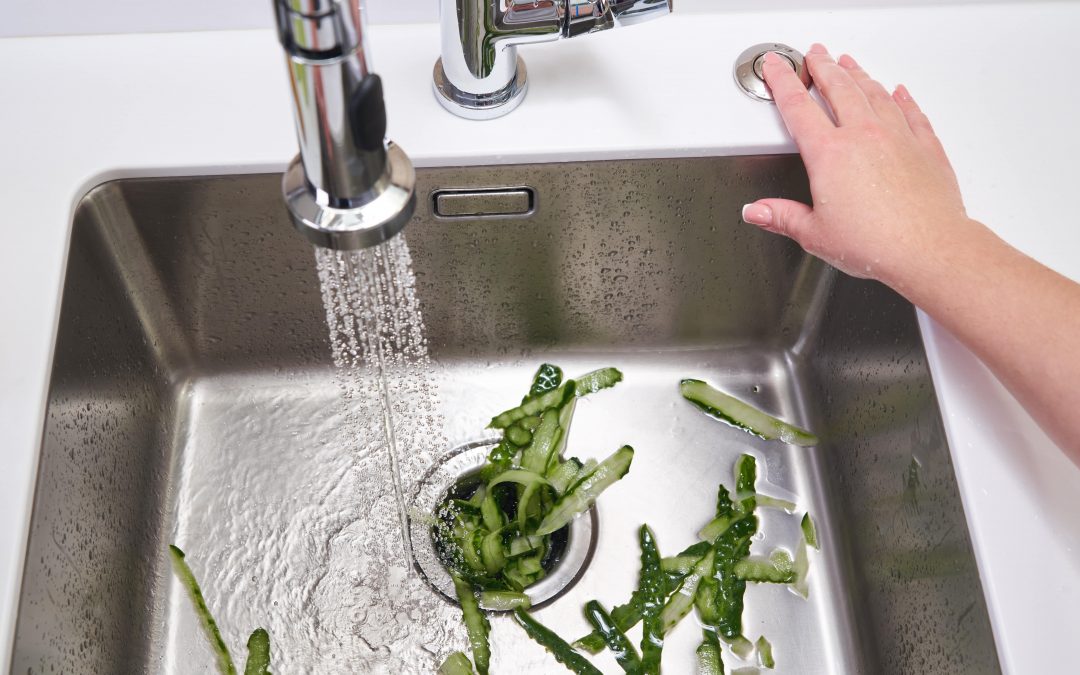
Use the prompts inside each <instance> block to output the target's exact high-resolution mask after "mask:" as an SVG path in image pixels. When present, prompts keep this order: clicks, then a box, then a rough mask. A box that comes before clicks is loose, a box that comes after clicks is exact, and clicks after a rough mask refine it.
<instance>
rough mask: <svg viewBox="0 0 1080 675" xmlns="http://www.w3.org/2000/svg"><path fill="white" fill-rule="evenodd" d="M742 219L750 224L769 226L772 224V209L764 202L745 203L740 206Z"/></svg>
mask: <svg viewBox="0 0 1080 675" xmlns="http://www.w3.org/2000/svg"><path fill="white" fill-rule="evenodd" d="M742 219H743V220H745V221H746V222H748V223H750V224H751V225H761V226H763V227H769V226H770V225H772V220H773V213H772V209H770V208H769V207H768V206H765V205H764V204H747V205H746V206H744V207H742Z"/></svg>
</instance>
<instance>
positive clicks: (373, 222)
mask: <svg viewBox="0 0 1080 675" xmlns="http://www.w3.org/2000/svg"><path fill="white" fill-rule="evenodd" d="M360 5H361V3H360V2H358V1H357V0H274V9H275V13H276V16H277V25H278V35H279V37H280V39H281V45H282V47H284V49H285V54H286V60H287V63H288V67H289V83H290V85H291V88H292V98H293V112H294V113H295V118H296V135H297V138H298V140H299V142H300V154H299V155H298V156H297V157H296V158H295V159H293V161H292V163H291V164H290V165H289V168H288V169H287V170H286V172H285V177H284V179H283V181H282V189H283V191H284V193H285V203H286V206H288V209H289V215H290V216H291V217H292V221H293V224H294V225H295V226H296V229H297V230H299V231H300V233H301V234H303V235H304V236H305V237H306V238H307V239H308V240H309V241H311V243H313V244H316V245H318V246H322V247H325V248H332V249H345V250H349V249H357V248H365V247H368V246H375V245H376V244H380V243H382V242H384V241H386V240H387V239H389V238H390V237H392V236H394V235H395V234H397V233H398V232H400V231H401V229H402V228H403V227H404V226H405V223H407V222H408V221H409V219H410V218H411V217H412V213H413V208H414V207H415V196H414V189H415V184H416V173H415V171H414V170H413V166H412V163H411V162H410V161H409V158H408V156H406V155H405V153H404V152H403V151H402V150H401V148H399V147H398V146H397V145H395V144H394V143H392V142H389V141H387V140H386V108H385V106H384V104H383V89H382V81H381V80H380V79H379V76H378V75H375V74H374V73H372V72H370V70H369V65H368V55H367V51H366V43H365V35H364V29H365V26H364V20H363V14H362V8H361V6H360Z"/></svg>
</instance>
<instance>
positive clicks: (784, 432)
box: [679, 379, 818, 447]
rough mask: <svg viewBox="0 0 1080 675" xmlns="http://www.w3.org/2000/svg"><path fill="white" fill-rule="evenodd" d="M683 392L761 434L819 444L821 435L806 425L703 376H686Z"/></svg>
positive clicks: (735, 423) (681, 386)
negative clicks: (775, 413) (767, 410)
mask: <svg viewBox="0 0 1080 675" xmlns="http://www.w3.org/2000/svg"><path fill="white" fill-rule="evenodd" d="M679 392H680V393H681V394H682V395H683V398H685V399H686V400H688V401H690V402H691V403H693V404H694V405H695V406H697V407H698V408H701V409H702V410H703V411H705V414H706V415H708V416H710V417H712V418H714V419H717V420H720V421H721V422H724V423H726V424H729V425H731V426H733V427H735V428H737V429H741V430H743V431H745V432H747V433H750V434H752V435H754V436H757V437H758V438H762V439H764V440H767V441H782V442H784V443H789V444H791V445H798V446H803V447H809V446H813V445H817V444H818V437H817V436H815V435H814V434H812V433H810V432H809V431H807V430H806V429H802V428H800V427H797V426H795V425H793V424H788V423H787V422H784V421H782V420H779V419H777V418H775V417H773V416H772V415H769V414H767V413H764V412H762V411H760V410H758V409H757V408H755V407H754V406H752V405H750V404H749V403H745V402H743V401H740V400H739V399H737V398H735V397H734V396H731V395H729V394H725V393H724V392H722V391H720V390H719V389H716V388H715V387H712V386H710V385H709V384H707V383H705V382H702V381H701V380H690V379H687V380H683V381H682V382H680V383H679Z"/></svg>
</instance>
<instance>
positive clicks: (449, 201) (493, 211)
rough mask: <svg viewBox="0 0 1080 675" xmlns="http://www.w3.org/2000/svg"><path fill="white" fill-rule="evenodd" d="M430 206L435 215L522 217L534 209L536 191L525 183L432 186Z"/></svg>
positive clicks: (529, 214) (449, 216)
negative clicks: (480, 185) (491, 186)
mask: <svg viewBox="0 0 1080 675" xmlns="http://www.w3.org/2000/svg"><path fill="white" fill-rule="evenodd" d="M431 210H432V212H433V213H434V214H435V217H437V218H513V217H518V218H521V217H525V216H531V215H532V214H533V213H534V212H535V211H536V191H535V190H533V189H532V188H531V187H525V186H521V187H501V188H468V189H445V190H435V191H434V192H432V193H431Z"/></svg>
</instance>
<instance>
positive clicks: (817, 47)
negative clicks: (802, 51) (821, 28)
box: [810, 42, 829, 54]
mask: <svg viewBox="0 0 1080 675" xmlns="http://www.w3.org/2000/svg"><path fill="white" fill-rule="evenodd" d="M810 53H811V54H828V53H829V50H828V49H825V45H823V44H821V43H820V42H815V43H814V44H812V45H810Z"/></svg>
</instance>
